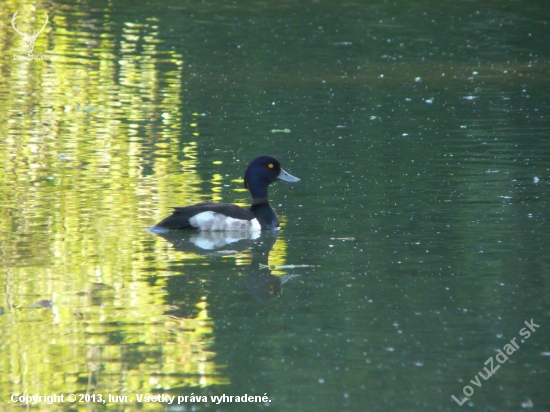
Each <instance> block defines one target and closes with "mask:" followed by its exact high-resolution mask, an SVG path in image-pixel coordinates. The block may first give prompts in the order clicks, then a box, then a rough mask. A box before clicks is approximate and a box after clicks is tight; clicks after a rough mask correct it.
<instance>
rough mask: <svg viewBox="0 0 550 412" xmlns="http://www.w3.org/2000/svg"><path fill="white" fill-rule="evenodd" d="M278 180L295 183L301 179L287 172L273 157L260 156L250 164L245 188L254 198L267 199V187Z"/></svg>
mask: <svg viewBox="0 0 550 412" xmlns="http://www.w3.org/2000/svg"><path fill="white" fill-rule="evenodd" d="M276 180H283V181H285V182H290V183H295V182H299V181H300V179H298V178H297V177H294V176H292V175H291V174H289V173H287V172H285V171H284V170H283V168H282V167H281V163H279V161H278V160H277V159H276V158H274V157H273V156H260V157H257V158H256V159H254V160H253V161H251V162H250V164H249V165H248V167H247V168H246V172H245V173H244V187H246V188H247V189H248V190H250V193H251V194H252V197H254V198H260V197H267V187H268V186H269V185H270V184H271V183H273V182H274V181H276Z"/></svg>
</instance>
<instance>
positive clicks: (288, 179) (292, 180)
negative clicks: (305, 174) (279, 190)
mask: <svg viewBox="0 0 550 412" xmlns="http://www.w3.org/2000/svg"><path fill="white" fill-rule="evenodd" d="M277 179H279V180H284V181H285V182H290V183H296V182H299V181H300V179H298V178H297V177H294V176H292V175H291V174H288V173H287V172H285V171H284V170H283V169H281V173H279V176H277Z"/></svg>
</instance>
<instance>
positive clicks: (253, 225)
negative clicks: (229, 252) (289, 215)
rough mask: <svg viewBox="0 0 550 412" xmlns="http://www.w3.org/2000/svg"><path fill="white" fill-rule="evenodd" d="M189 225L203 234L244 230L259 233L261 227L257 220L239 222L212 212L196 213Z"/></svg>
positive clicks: (239, 220)
mask: <svg viewBox="0 0 550 412" xmlns="http://www.w3.org/2000/svg"><path fill="white" fill-rule="evenodd" d="M189 223H191V225H192V226H194V227H196V228H198V229H199V230H202V231H205V232H216V231H232V230H246V231H249V232H256V231H261V230H262V227H261V226H260V223H259V222H258V219H252V220H241V219H233V218H232V217H228V216H225V215H222V214H221V213H216V212H212V211H208V212H202V213H198V214H196V215H195V216H193V217H192V218H191V219H189Z"/></svg>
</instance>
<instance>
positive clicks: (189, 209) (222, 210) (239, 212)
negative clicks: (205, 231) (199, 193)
mask: <svg viewBox="0 0 550 412" xmlns="http://www.w3.org/2000/svg"><path fill="white" fill-rule="evenodd" d="M202 212H215V213H219V214H221V215H224V216H227V217H231V218H233V219H240V220H252V219H254V217H255V216H254V214H253V213H252V212H251V211H250V210H248V209H245V208H243V207H240V206H237V205H232V204H231V203H199V204H197V205H192V206H185V207H175V208H174V212H173V213H172V215H171V216H168V217H167V218H166V219H164V220H162V221H161V222H159V223H157V224H156V225H155V226H156V227H159V228H164V229H170V230H189V229H194V230H197V227H195V226H192V225H191V223H189V219H191V218H192V217H193V216H195V215H198V214H199V213H202Z"/></svg>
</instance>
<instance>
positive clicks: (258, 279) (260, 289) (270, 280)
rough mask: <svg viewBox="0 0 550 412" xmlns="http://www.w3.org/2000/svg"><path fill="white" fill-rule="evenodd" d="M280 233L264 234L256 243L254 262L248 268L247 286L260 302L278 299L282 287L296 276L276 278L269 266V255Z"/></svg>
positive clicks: (253, 249)
mask: <svg viewBox="0 0 550 412" xmlns="http://www.w3.org/2000/svg"><path fill="white" fill-rule="evenodd" d="M278 236H279V232H278V231H277V232H266V233H263V234H262V236H261V237H260V238H259V239H256V241H255V242H254V247H253V248H252V262H250V266H249V268H248V276H247V277H246V286H247V288H248V292H249V293H250V294H251V295H254V296H256V297H257V298H258V299H259V300H274V299H277V298H278V297H279V296H280V295H281V292H282V286H283V284H284V283H286V282H287V281H288V280H290V279H292V278H293V277H295V275H283V276H275V275H272V274H271V269H270V268H269V266H268V260H269V253H270V252H271V250H272V249H273V246H274V245H275V242H276V241H277V237H278Z"/></svg>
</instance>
